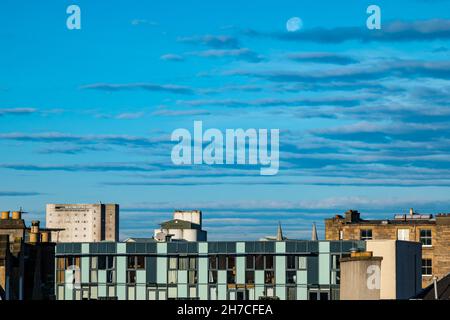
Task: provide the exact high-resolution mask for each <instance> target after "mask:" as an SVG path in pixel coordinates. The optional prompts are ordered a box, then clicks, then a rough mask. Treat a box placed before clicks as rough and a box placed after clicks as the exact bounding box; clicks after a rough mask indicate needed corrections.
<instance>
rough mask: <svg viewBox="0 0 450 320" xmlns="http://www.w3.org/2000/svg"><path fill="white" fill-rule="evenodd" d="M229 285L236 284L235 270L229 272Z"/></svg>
mask: <svg viewBox="0 0 450 320" xmlns="http://www.w3.org/2000/svg"><path fill="white" fill-rule="evenodd" d="M227 283H231V284H234V283H236V277H235V272H234V271H233V270H228V271H227Z"/></svg>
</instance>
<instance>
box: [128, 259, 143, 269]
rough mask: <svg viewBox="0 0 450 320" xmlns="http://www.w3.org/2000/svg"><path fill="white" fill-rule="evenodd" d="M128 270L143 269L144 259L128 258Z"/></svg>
mask: <svg viewBox="0 0 450 320" xmlns="http://www.w3.org/2000/svg"><path fill="white" fill-rule="evenodd" d="M128 269H145V257H144V256H128Z"/></svg>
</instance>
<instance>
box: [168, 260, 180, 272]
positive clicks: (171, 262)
mask: <svg viewBox="0 0 450 320" xmlns="http://www.w3.org/2000/svg"><path fill="white" fill-rule="evenodd" d="M169 269H175V270H176V269H178V258H177V257H170V258H169Z"/></svg>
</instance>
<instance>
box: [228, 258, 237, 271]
mask: <svg viewBox="0 0 450 320" xmlns="http://www.w3.org/2000/svg"><path fill="white" fill-rule="evenodd" d="M235 264H236V257H234V256H229V257H227V268H228V270H230V269H233V268H234V266H235Z"/></svg>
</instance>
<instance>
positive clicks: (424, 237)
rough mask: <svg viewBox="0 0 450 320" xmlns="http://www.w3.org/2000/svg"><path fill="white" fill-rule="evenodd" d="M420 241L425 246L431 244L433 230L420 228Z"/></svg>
mask: <svg viewBox="0 0 450 320" xmlns="http://www.w3.org/2000/svg"><path fill="white" fill-rule="evenodd" d="M420 242H421V243H422V245H423V246H431V245H432V239H431V230H430V229H422V230H420Z"/></svg>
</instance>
